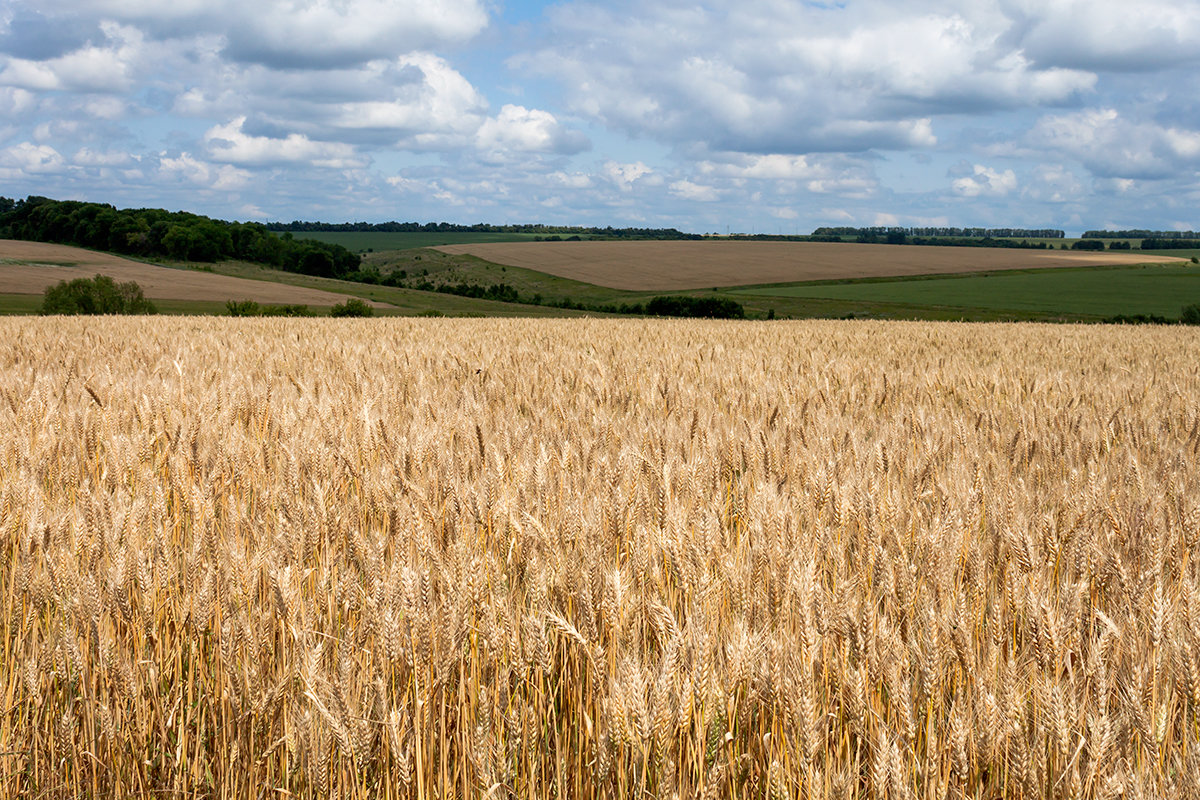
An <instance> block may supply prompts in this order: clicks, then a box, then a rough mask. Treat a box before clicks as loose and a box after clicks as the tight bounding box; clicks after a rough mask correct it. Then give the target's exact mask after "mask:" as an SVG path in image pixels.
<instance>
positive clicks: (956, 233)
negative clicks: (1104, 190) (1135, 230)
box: [812, 226, 1066, 239]
mask: <svg viewBox="0 0 1200 800" xmlns="http://www.w3.org/2000/svg"><path fill="white" fill-rule="evenodd" d="M889 234H892V235H895V234H902V235H904V236H953V237H960V238H969V239H985V238H992V239H1063V238H1066V233H1065V232H1063V231H1060V230H1058V229H1057V228H902V227H899V226H875V227H871V228H828V227H826V228H817V229H816V230H815V231H813V234H812V235H813V236H887V235H889Z"/></svg>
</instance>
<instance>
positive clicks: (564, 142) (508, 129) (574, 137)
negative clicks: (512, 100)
mask: <svg viewBox="0 0 1200 800" xmlns="http://www.w3.org/2000/svg"><path fill="white" fill-rule="evenodd" d="M475 141H476V144H477V145H478V147H479V148H480V149H481V150H483V151H485V152H489V153H508V152H516V153H558V154H562V155H573V154H575V153H579V152H581V151H583V150H586V149H587V148H588V147H589V146H590V143H589V142H588V140H587V137H586V136H584V135H583V134H581V133H579V132H578V131H572V130H569V129H564V128H563V127H562V126H561V125H559V123H558V120H557V119H556V118H555V117H554V115H553V114H551V113H550V112H548V111H540V110H538V109H529V108H525V107H524V106H516V105H505V106H504V107H503V108H501V109H500V113H499V114H498V115H497V116H496V117H494V118H492V119H488V120H486V121H484V123H483V125H481V126H480V128H479V130H478V131H477V132H476V134H475Z"/></svg>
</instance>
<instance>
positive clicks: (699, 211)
mask: <svg viewBox="0 0 1200 800" xmlns="http://www.w3.org/2000/svg"><path fill="white" fill-rule="evenodd" d="M1198 178H1200V0H1196V1H1190V0H1183V1H1182V2H1181V1H1180V0H1173V1H1164V0H1138V2H1136V3H1128V2H1124V1H1121V2H1118V0H1086V2H1085V1H1084V0H977V2H942V1H941V0H910V1H909V2H904V3H897V2H882V1H880V0H845V1H844V2H790V1H789V0H738V2H718V1H717V0H609V1H608V2H587V1H584V0H563V2H537V0H520V1H518V0H172V2H163V1H162V0H36V1H34V0H0V195H3V196H7V197H25V196H27V195H31V194H37V195H45V196H48V197H53V198H56V199H81V200H90V201H95V202H106V203H112V204H114V205H116V206H118V207H162V208H168V209H171V210H186V211H192V212H196V213H201V214H207V215H210V216H214V217H219V218H223V219H237V220H261V221H269V220H281V221H290V220H293V219H301V220H321V221H328V222H346V221H358V220H364V221H369V222H383V221H388V220H401V221H419V222H428V221H448V222H456V223H475V222H488V223H494V224H504V223H524V222H544V223H548V224H571V225H601V226H603V225H613V226H618V227H624V226H651V227H676V228H679V229H680V230H684V231H688V232H695V233H708V232H716V233H725V232H745V233H772V234H774V233H808V232H811V231H812V230H813V229H814V228H815V227H817V226H822V225H853V226H865V225H903V226H928V225H935V226H940V225H955V226H984V227H1036V228H1041V227H1053V228H1062V229H1064V230H1066V231H1067V232H1068V234H1072V233H1074V234H1077V233H1079V232H1082V231H1083V230H1085V229H1092V228H1133V227H1137V228H1151V229H1166V230H1170V229H1180V230H1188V229H1200V202H1198V201H1200V184H1198Z"/></svg>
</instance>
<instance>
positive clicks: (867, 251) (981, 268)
mask: <svg viewBox="0 0 1200 800" xmlns="http://www.w3.org/2000/svg"><path fill="white" fill-rule="evenodd" d="M437 249H438V250H441V251H442V252H444V253H453V254H460V255H461V254H467V255H472V256H476V257H478V258H482V259H485V260H487V261H492V262H494V263H497V264H505V265H507V266H510V267H524V268H526V269H535V270H538V271H539V272H546V273H549V274H551V275H557V276H559V277H560V278H571V279H573V280H577V281H585V282H587V283H592V284H596V285H599V286H608V287H611V288H613V289H629V290H634V291H639V290H644V291H658V290H672V289H703V288H708V287H713V286H744V285H747V284H756V283H790V282H794V281H820V280H836V279H839V278H882V277H903V276H910V275H946V274H952V273H957V272H990V271H993V270H1008V269H1029V268H1042V267H1046V268H1053V267H1083V266H1093V265H1107V264H1141V263H1145V262H1147V261H1154V262H1163V261H1178V260H1180V259H1175V258H1167V257H1164V256H1146V255H1142V254H1139V253H1108V252H1104V253H1083V252H1071V251H1059V250H1002V249H998V248H985V247H919V246H907V245H906V246H904V247H897V246H895V245H891V246H889V245H879V244H855V243H849V242H847V243H843V244H837V243H834V242H497V243H492V244H457V245H446V246H444V247H439V248H437Z"/></svg>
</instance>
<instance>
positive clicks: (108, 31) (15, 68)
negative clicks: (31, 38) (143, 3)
mask: <svg viewBox="0 0 1200 800" xmlns="http://www.w3.org/2000/svg"><path fill="white" fill-rule="evenodd" d="M100 28H101V30H103V32H104V33H105V35H106V36H107V42H106V44H107V46H105V47H100V46H95V45H87V46H85V47H82V48H80V49H78V50H75V51H72V52H69V53H66V54H65V55H61V56H58V57H57V58H52V59H49V60H45V61H34V60H29V59H24V58H7V59H5V63H4V68H3V70H0V85H4V86H15V87H19V88H22V89H28V90H32V91H71V92H105V93H110V92H112V93H115V92H126V91H129V90H130V88H131V87H132V86H133V73H134V62H135V61H136V60H137V59H138V58H139V56H140V55H141V51H142V35H141V33H140V32H139V31H138V30H136V29H134V28H128V27H122V26H119V25H115V24H112V23H102V24H101V25H100Z"/></svg>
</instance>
